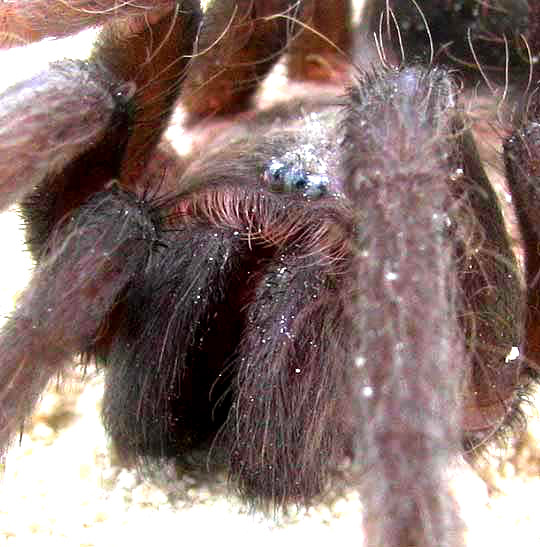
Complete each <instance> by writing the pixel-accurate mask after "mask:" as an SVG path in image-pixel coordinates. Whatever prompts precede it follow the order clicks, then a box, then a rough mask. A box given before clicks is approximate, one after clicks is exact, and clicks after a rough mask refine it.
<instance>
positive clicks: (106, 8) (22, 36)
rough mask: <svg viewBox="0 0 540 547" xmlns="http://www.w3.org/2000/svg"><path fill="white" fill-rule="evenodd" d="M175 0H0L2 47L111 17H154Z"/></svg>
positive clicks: (61, 33)
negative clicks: (144, 15) (1, 0)
mask: <svg viewBox="0 0 540 547" xmlns="http://www.w3.org/2000/svg"><path fill="white" fill-rule="evenodd" d="M173 7H174V0H138V1H137V2H136V3H135V2H134V3H133V4H132V3H131V2H122V3H119V2H118V1H116V0H69V2H66V1H63V0H16V1H10V2H2V3H1V4H0V48H9V47H13V46H23V45H26V44H28V43H30V42H37V41H38V40H42V39H43V38H47V37H49V36H54V37H55V38H62V37H64V36H69V35H71V34H75V33H76V32H79V31H81V30H84V29H86V28H88V27H92V26H98V25H102V24H103V23H105V22H107V21H108V20H110V19H111V18H112V17H115V18H116V17H118V18H126V17H132V16H136V15H143V14H146V15H147V16H148V17H155V16H156V15H157V14H159V13H160V12H166V11H170V10H171V9H172V8H173Z"/></svg>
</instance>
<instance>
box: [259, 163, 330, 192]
mask: <svg viewBox="0 0 540 547" xmlns="http://www.w3.org/2000/svg"><path fill="white" fill-rule="evenodd" d="M263 180H264V182H265V183H266V184H268V186H269V188H270V190H272V191H274V192H283V193H293V192H294V193H301V194H302V195H303V196H304V197H306V198H311V199H318V198H321V197H323V196H325V195H326V194H328V191H329V187H330V180H329V178H328V177H327V176H326V175H320V174H317V173H310V172H309V171H306V170H305V169H302V168H300V167H298V166H296V165H294V164H292V163H286V162H283V161H280V160H277V159H273V160H271V161H270V163H269V164H268V165H267V166H266V168H265V170H264V173H263Z"/></svg>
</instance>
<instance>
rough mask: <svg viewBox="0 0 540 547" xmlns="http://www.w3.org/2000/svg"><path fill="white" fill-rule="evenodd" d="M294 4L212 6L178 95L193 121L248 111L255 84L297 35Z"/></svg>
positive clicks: (280, 0)
mask: <svg viewBox="0 0 540 547" xmlns="http://www.w3.org/2000/svg"><path fill="white" fill-rule="evenodd" d="M300 4H301V2H300ZM297 5H298V2H293V1H288V0H258V1H254V0H215V1H214V2H212V4H211V5H210V7H209V8H208V10H207V13H206V16H205V21H204V24H203V26H202V28H201V32H200V35H199V38H198V43H197V50H196V53H195V57H194V59H193V63H192V65H191V67H190V72H189V75H188V77H187V79H186V81H185V83H184V87H183V90H182V105H183V106H184V107H185V108H186V110H187V112H188V114H189V115H190V118H191V120H192V121H193V122H195V121H197V119H199V118H201V117H205V116H209V115H212V114H216V113H219V114H234V113H237V112H241V111H243V110H246V109H247V108H248V106H249V101H250V99H251V97H252V95H253V93H254V92H255V90H256V89H257V87H258V85H259V83H260V82H261V81H262V79H263V78H264V76H265V75H266V74H267V73H268V72H269V71H270V69H271V68H272V66H273V65H274V64H275V63H276V61H277V60H278V59H279V56H280V54H281V53H282V52H283V50H284V48H285V46H286V45H287V42H288V40H290V39H291V36H293V35H294V34H295V33H296V32H298V30H299V28H298V27H297V26H296V25H295V24H294V18H295V16H296V12H297V8H296V7H297Z"/></svg>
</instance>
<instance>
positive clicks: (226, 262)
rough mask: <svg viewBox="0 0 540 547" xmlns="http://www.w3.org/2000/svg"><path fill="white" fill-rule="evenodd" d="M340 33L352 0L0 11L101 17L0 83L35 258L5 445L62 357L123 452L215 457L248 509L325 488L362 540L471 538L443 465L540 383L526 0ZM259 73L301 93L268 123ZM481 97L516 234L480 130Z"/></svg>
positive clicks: (5, 178) (56, 28)
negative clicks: (95, 382) (71, 53)
mask: <svg viewBox="0 0 540 547" xmlns="http://www.w3.org/2000/svg"><path fill="white" fill-rule="evenodd" d="M350 20H351V5H350V3H349V2H348V1H347V0H334V1H331V2H329V1H325V2H323V1H322V0H304V1H285V0H260V1H257V2H255V1H252V0H216V1H215V2H213V3H211V4H210V5H209V6H208V7H207V9H206V10H205V11H204V13H203V11H202V10H201V8H200V5H199V2H197V1H196V0H184V1H171V0H154V1H150V0H140V1H138V2H137V3H130V2H126V3H124V4H118V3H117V2H115V1H113V0H73V1H72V2H70V3H69V4H67V3H66V2H60V1H56V0H31V1H28V0H27V1H23V0H19V1H14V2H9V3H3V4H1V5H0V21H1V23H0V25H1V29H2V44H3V46H4V47H10V46H12V45H15V44H18V43H19V42H20V41H23V42H25V41H32V40H37V39H39V38H42V37H44V36H60V35H66V34H69V33H73V32H76V31H78V30H81V29H83V28H86V27H88V26H92V25H102V26H103V27H102V30H101V32H100V34H99V37H98V39H97V42H96V45H95V48H94V51H93V53H92V55H91V56H90V58H89V59H88V61H84V62H83V61H69V60H66V61H62V62H58V63H54V64H52V65H51V66H50V68H49V69H48V70H47V71H45V72H42V73H40V74H37V75H36V76H34V77H32V78H31V79H29V80H27V81H25V82H22V83H19V84H17V85H15V86H13V87H11V88H10V89H8V90H7V91H5V92H4V93H3V94H2V95H0V116H1V119H2V120H3V121H2V123H1V126H0V127H1V128H2V129H1V133H0V143H1V146H2V154H1V155H0V162H1V165H2V169H1V170H0V173H1V174H0V177H1V185H2V190H3V191H2V194H1V198H0V200H1V204H2V207H4V208H5V207H6V206H8V205H10V204H11V203H13V202H16V201H17V202H19V203H20V208H21V214H22V217H23V219H24V220H25V223H26V231H27V232H26V233H27V245H28V248H29V249H30V251H31V253H32V254H33V256H34V257H35V260H36V262H37V266H36V271H35V274H34V277H33V279H32V281H31V283H30V285H29V286H28V288H27V289H26V291H25V292H24V293H23V294H22V296H21V297H20V299H19V302H18V304H17V307H16V309H15V311H14V312H13V313H12V315H11V316H10V318H9V319H8V321H7V323H6V324H5V326H4V327H3V330H2V332H1V334H0V336H1V340H0V386H1V388H0V446H1V447H3V449H4V450H5V449H6V447H7V446H8V444H9V442H10V441H11V440H12V439H13V438H14V436H15V435H16V433H17V431H19V429H20V427H21V424H23V422H24V420H25V418H26V417H28V416H29V415H30V413H31V412H32V410H33V408H34V406H35V403H36V401H37V400H38V399H39V396H40V394H41V393H42V391H43V390H44V388H45V387H46V385H47V383H48V382H49V380H50V379H51V378H52V377H55V376H57V375H58V374H60V373H61V372H62V370H63V369H64V368H65V366H66V363H67V362H69V358H70V357H71V356H73V355H74V354H80V355H82V356H83V359H84V360H85V361H87V360H93V361H96V362H97V363H98V364H99V365H100V366H102V367H103V369H104V373H105V378H106V387H105V395H104V402H103V421H104V424H105V428H106V430H107V432H108V434H109V435H110V437H111V439H112V441H113V443H114V446H115V449H116V450H117V451H118V453H119V454H120V455H121V456H122V458H123V459H124V460H125V461H127V462H134V463H136V464H146V463H148V462H155V461H157V462H166V461H171V460H175V461H183V462H187V461H188V462H191V463H192V464H195V463H196V462H197V461H200V462H201V464H202V465H212V464H224V465H226V466H227V468H228V469H229V471H230V477H231V481H232V483H233V484H234V485H236V486H237V487H238V489H239V491H240V492H241V493H242V494H243V496H244V497H245V499H246V500H248V501H249V502H251V503H255V504H258V505H261V506H263V507H277V506H282V505H284V504H286V503H289V502H299V503H305V504H307V503H309V502H310V501H311V500H313V499H314V497H315V496H317V495H318V494H319V493H321V492H322V491H324V489H325V488H326V487H327V485H328V482H329V481H330V480H331V478H332V476H333V475H334V474H335V473H337V472H338V470H339V471H340V472H343V473H346V474H347V476H348V477H350V480H351V481H353V483H354V484H355V485H357V487H358V489H359V491H360V493H361V496H362V499H363V501H364V503H365V506H366V514H365V515H364V519H365V529H366V535H367V541H368V544H369V545H373V546H385V547H391V546H396V547H397V546H400V547H401V546H408V545H416V546H426V547H427V546H431V547H434V546H443V545H444V546H446V545H453V546H458V545H463V541H464V539H463V531H464V525H463V523H462V521H461V518H460V515H459V512H458V509H457V506H456V503H455V501H454V499H453V498H452V494H451V491H450V489H449V486H448V484H447V481H446V480H445V476H444V471H445V469H446V466H447V465H448V463H449V462H450V461H452V459H453V458H455V457H456V456H457V455H458V454H459V453H460V452H461V451H463V452H464V453H466V454H467V455H468V456H469V457H473V456H474V455H475V453H476V452H477V451H478V450H479V449H480V448H481V447H482V446H484V445H485V444H486V443H487V442H488V441H489V440H491V439H492V438H493V437H494V436H496V435H498V434H501V433H505V432H506V431H507V430H508V429H509V427H510V426H512V424H514V423H515V422H516V421H517V422H520V421H521V406H522V404H523V402H524V401H525V399H526V397H527V394H528V393H529V392H530V390H531V389H532V386H533V385H534V384H535V382H536V381H537V378H538V374H539V372H538V371H539V364H538V363H539V358H540V317H539V315H540V302H539V299H540V293H539V291H538V290H537V285H538V272H539V271H540V255H539V253H538V248H540V247H539V246H540V239H539V238H540V229H539V228H537V226H540V214H539V213H537V212H536V209H535V208H534V200H535V199H536V197H537V196H538V193H539V189H537V188H536V186H538V184H537V182H536V181H537V178H536V177H537V176H538V171H539V169H540V168H539V163H538V159H537V158H538V157H540V156H539V152H538V151H537V148H536V146H537V144H536V143H537V142H538V139H539V137H540V135H539V134H540V126H539V124H538V123H537V122H536V121H535V120H536V117H537V110H538V108H539V106H538V92H537V81H538V76H537V70H538V67H537V65H536V60H537V54H538V52H539V51H540V2H538V1H532V0H530V1H528V2H527V1H525V0H523V1H508V0H497V1H495V0H493V1H492V2H489V3H488V2H481V1H479V0H469V1H466V0H465V1H459V2H458V1H451V0H434V1H431V2H421V1H419V0H418V1H413V0H411V2H406V1H400V2H397V1H387V0H373V1H371V2H367V3H366V4H365V6H364V8H363V14H362V17H361V20H360V24H359V25H356V26H355V25H351V24H349V21H350ZM373 37H374V38H373ZM426 52H427V53H426ZM277 61H281V62H282V65H283V66H284V67H285V68H286V71H287V76H288V78H289V81H290V82H299V85H300V86H301V88H302V89H303V90H304V96H303V97H301V98H295V99H291V97H285V98H284V99H283V100H281V101H277V102H276V103H275V104H273V105H266V104H265V95H264V93H259V91H260V88H261V87H264V86H261V85H260V84H261V82H263V80H267V79H266V76H267V75H268V74H269V73H270V72H271V69H272V68H273V67H274V65H275V64H276V62H277ZM268 81H270V80H267V83H266V85H267V86H268V85H271V84H268ZM484 81H485V82H487V83H488V84H489V85H490V86H491V88H492V91H490V94H491V96H492V98H493V97H497V90H498V89H499V88H500V89H504V96H503V97H502V98H501V100H500V101H499V110H498V113H499V116H498V119H499V120H509V121H502V122H501V123H500V124H499V126H498V128H497V131H495V132H493V131H492V133H496V134H497V136H498V138H499V139H502V142H503V148H504V164H505V171H506V180H507V184H508V189H509V191H510V193H511V197H512V203H513V215H514V220H513V222H510V223H509V228H507V224H506V223H505V221H504V219H503V214H502V212H501V206H500V203H499V200H498V198H497V195H496V192H495V190H494V187H493V186H492V184H491V182H490V180H489V179H488V178H487V176H486V174H485V171H484V168H483V165H482V162H481V160H480V155H479V154H478V152H477V149H476V145H475V141H474V139H473V137H472V134H473V132H472V129H473V126H475V125H476V124H475V122H474V120H473V116H472V115H470V114H469V113H468V110H471V107H470V104H471V102H470V101H472V100H473V99H478V98H480V97H482V96H483V95H485V93H484V90H483V89H482V86H483V82H484ZM508 82H512V86H509V85H508ZM291 86H292V87H294V84H293V83H291ZM292 87H291V89H292ZM306 90H307V91H306ZM291 95H292V93H291ZM465 106H467V108H465ZM179 110H180V111H181V112H182V125H181V128H182V132H183V134H184V135H188V136H189V141H190V142H191V146H192V148H191V150H190V151H189V152H188V153H184V154H179V153H178V152H177V151H176V150H174V149H173V147H172V146H171V145H170V143H168V142H167V141H166V140H165V138H164V132H165V130H166V129H167V126H168V124H169V122H170V120H171V116H172V115H173V112H175V111H179ZM486 127H487V129H486ZM486 127H484V130H485V131H487V130H488V129H490V127H489V124H487V126H486ZM477 133H478V131H477ZM509 231H512V234H511V235H510V234H509ZM516 240H517V241H519V243H520V245H521V249H522V250H523V268H521V267H520V265H519V263H518V260H517V258H516V255H515V249H514V246H515V241H516ZM522 272H523V273H522Z"/></svg>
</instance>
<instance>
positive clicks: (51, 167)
mask: <svg viewBox="0 0 540 547" xmlns="http://www.w3.org/2000/svg"><path fill="white" fill-rule="evenodd" d="M129 99H130V97H129V94H128V90H127V89H126V87H125V86H124V85H123V82H121V81H118V80H115V79H114V77H113V76H112V75H111V74H110V73H109V72H108V71H106V70H103V69H100V68H98V67H96V66H93V65H91V64H88V63H84V62H75V61H66V62H63V63H56V64H54V65H52V66H51V68H50V69H49V70H48V71H46V72H43V73H41V74H38V75H37V76H35V77H33V78H31V79H30V80H28V81H26V82H23V83H20V84H17V85H15V86H13V87H11V88H9V89H8V90H6V91H5V92H4V93H3V94H2V95H1V96H0V127H1V129H0V141H1V154H0V171H1V175H0V187H1V189H2V192H1V196H2V198H1V200H0V209H5V208H6V207H8V206H9V205H10V204H11V203H13V202H14V201H17V200H19V199H20V198H22V197H23V196H24V195H25V194H27V193H28V192H29V191H30V190H31V189H32V188H34V186H36V185H39V184H41V183H42V182H43V181H44V180H46V179H47V177H49V176H51V175H53V174H56V173H61V172H62V171H63V170H64V169H66V166H67V165H68V164H69V163H70V162H71V161H72V160H73V158H77V157H81V156H83V155H84V154H85V153H87V152H88V150H90V149H92V148H95V147H96V145H95V143H96V142H104V143H106V144H107V148H108V149H109V150H110V151H109V152H106V151H105V149H100V161H99V163H100V164H102V165H103V166H104V165H105V161H107V163H109V167H107V173H106V177H107V179H106V180H110V179H111V178H113V177H114V176H116V175H117V171H115V168H116V169H117V168H118V160H117V159H115V158H114V154H118V153H120V154H121V152H122V151H123V147H124V145H125V143H124V142H123V141H124V133H125V132H126V130H127V129H126V128H127V115H126V108H127V104H128V102H129ZM111 156H113V157H111ZM102 162H103V163H102ZM83 178H88V176H86V177H83ZM79 180H80V179H77V182H78V183H79Z"/></svg>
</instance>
